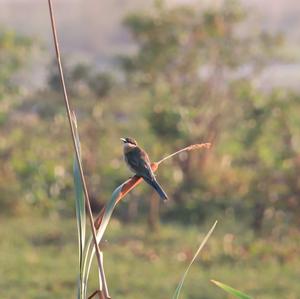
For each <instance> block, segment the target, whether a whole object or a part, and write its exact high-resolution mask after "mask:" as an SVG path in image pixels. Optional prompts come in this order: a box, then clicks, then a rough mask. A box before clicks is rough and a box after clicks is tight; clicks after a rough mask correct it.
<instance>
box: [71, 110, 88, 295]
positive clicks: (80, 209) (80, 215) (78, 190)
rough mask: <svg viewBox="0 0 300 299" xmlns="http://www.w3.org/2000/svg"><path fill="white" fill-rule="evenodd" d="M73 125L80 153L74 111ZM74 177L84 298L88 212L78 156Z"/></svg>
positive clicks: (80, 283) (80, 281) (79, 291)
mask: <svg viewBox="0 0 300 299" xmlns="http://www.w3.org/2000/svg"><path fill="white" fill-rule="evenodd" d="M72 122H73V127H74V132H75V141H76V147H77V149H78V152H79V155H80V140H79V135H78V131H77V122H76V117H75V114H74V113H73V118H72ZM73 178H74V185H75V210H76V220H77V232H78V250H79V277H78V284H77V285H78V290H77V297H78V298H83V290H84V286H83V280H82V276H83V254H84V249H85V233H86V214H85V201H84V193H83V186H82V181H81V176H80V170H79V165H78V162H77V159H76V157H74V162H73Z"/></svg>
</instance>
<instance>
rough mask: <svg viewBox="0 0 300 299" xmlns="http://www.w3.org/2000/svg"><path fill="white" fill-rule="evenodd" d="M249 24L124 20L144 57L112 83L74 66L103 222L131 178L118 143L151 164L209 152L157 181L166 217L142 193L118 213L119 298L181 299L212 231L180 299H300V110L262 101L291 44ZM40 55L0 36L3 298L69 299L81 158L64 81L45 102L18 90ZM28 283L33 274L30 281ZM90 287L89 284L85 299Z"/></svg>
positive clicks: (199, 14) (52, 80)
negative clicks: (262, 78) (235, 293)
mask: <svg viewBox="0 0 300 299" xmlns="http://www.w3.org/2000/svg"><path fill="white" fill-rule="evenodd" d="M247 18H248V14H247V12H246V11H245V10H244V9H243V7H242V6H241V5H240V4H239V3H238V2H235V1H224V3H223V4H222V5H221V6H220V7H218V8H205V9H204V8H203V7H201V8H200V7H191V6H175V7H171V8H170V7H167V6H165V5H164V3H163V2H160V1H158V2H157V3H156V5H155V6H154V7H153V9H152V10H150V11H147V12H136V13H133V14H130V15H128V17H127V18H126V19H125V20H124V26H125V27H126V28H127V30H128V31H129V32H130V34H131V35H132V38H133V39H134V41H135V43H136V45H137V51H136V53H134V54H133V55H130V56H121V57H117V59H118V61H119V73H117V75H116V74H115V75H114V74H112V73H109V72H102V71H99V70H97V69H96V68H94V67H92V66H90V65H86V64H83V63H79V64H75V65H72V64H69V63H68V60H67V58H66V59H64V62H65V61H66V63H65V64H66V65H65V68H64V70H65V72H66V79H67V88H68V91H69V92H70V95H71V100H72V106H73V107H75V110H76V115H77V118H78V124H79V127H78V129H79V133H80V136H81V141H82V160H83V164H84V169H85V174H86V178H87V183H88V190H89V193H90V194H89V195H90V198H91V201H92V208H93V211H94V212H95V214H96V213H98V212H99V211H100V208H101V207H102V206H103V205H104V204H105V203H106V202H107V200H108V199H109V198H110V196H111V193H112V191H113V190H114V189H115V188H116V186H118V185H120V184H121V183H122V182H124V181H125V180H126V179H127V178H128V176H129V175H130V174H129V173H128V171H127V169H126V167H125V166H124V163H123V161H122V150H121V144H120V142H119V138H120V137H121V136H134V137H135V138H136V139H137V140H138V141H139V143H140V144H141V145H142V146H143V147H145V148H146V149H147V151H148V152H149V153H150V155H151V158H152V159H153V161H156V160H158V159H159V158H161V157H163V156H165V155H167V154H169V153H172V152H174V151H175V150H177V149H180V148H183V147H185V146H187V145H190V144H196V143H202V142H211V143H212V144H213V148H212V149H211V150H210V151H203V152H201V153H200V154H199V152H198V153H193V152H191V153H189V154H186V153H182V154H180V155H178V156H176V157H175V158H174V160H172V162H171V161H170V162H168V163H169V164H166V165H167V167H164V168H162V169H161V171H160V172H159V174H158V175H159V181H160V183H161V184H162V185H163V186H164V189H166V191H167V193H168V194H169V195H170V198H171V201H170V202H169V203H168V204H166V205H163V206H160V205H159V202H158V201H157V198H156V196H155V195H154V194H150V196H149V188H148V187H147V186H146V185H145V184H141V185H140V186H139V187H137V188H135V190H134V191H133V192H132V193H130V195H128V196H127V200H125V202H124V203H123V202H122V204H121V205H119V206H118V208H117V209H116V213H115V216H116V218H117V220H114V221H113V223H112V227H111V230H109V232H108V234H107V235H105V237H106V238H107V239H108V240H109V243H108V244H106V243H105V242H103V246H104V251H105V250H108V253H107V254H106V258H105V266H106V272H107V277H108V280H109V283H110V284H111V285H112V286H113V288H111V289H110V291H111V292H112V295H113V298H115V297H118V298H129V297H130V298H134V297H139V295H138V294H140V292H141V290H143V292H144V293H145V294H146V295H147V296H149V297H160V298H168V297H171V296H172V294H173V292H174V290H175V288H176V285H177V283H178V281H179V279H180V274H181V273H183V270H184V269H185V268H186V266H187V264H188V262H189V261H190V260H191V258H192V256H193V253H194V251H195V246H196V243H197V242H196V240H198V233H199V225H200V224H201V228H202V227H203V226H204V227H206V226H207V224H208V223H209V221H210V220H211V219H212V218H213V219H219V222H220V223H221V228H222V229H220V230H218V231H217V233H216V235H214V236H213V237H212V239H211V240H210V244H209V246H208V248H207V249H205V250H204V252H203V256H202V261H201V264H199V265H198V266H196V267H195V268H196V269H194V270H191V271H193V275H191V278H190V279H189V281H187V284H188V286H187V287H186V288H185V289H184V290H183V291H182V298H198V299H200V298H203V299H204V298H223V297H222V296H224V293H222V291H221V290H218V289H217V288H216V287H215V286H214V285H212V284H209V283H208V282H209V280H210V279H215V280H217V281H222V282H226V283H228V284H229V285H230V286H233V287H234V288H238V289H240V290H243V291H245V292H246V293H247V294H251V296H253V297H255V298H266V299H268V298H272V299H273V298H283V297H284V298H288V299H294V298H296V297H295V296H296V294H298V293H299V292H300V290H299V287H298V285H299V284H298V283H297V277H298V276H299V271H298V270H297V269H299V267H297V265H296V264H297V258H296V257H297V256H296V251H297V248H298V247H299V230H298V226H299V219H300V218H299V213H300V204H299V199H298V194H299V192H300V190H299V186H300V184H299V179H298V177H299V175H298V174H299V170H300V169H299V167H300V164H299V150H298V149H299V143H300V140H299V136H300V123H299V117H298V116H299V113H300V101H299V100H300V99H299V96H300V95H299V94H297V93H295V92H292V91H289V90H283V89H271V90H269V89H267V88H265V89H264V88H258V87H257V78H258V76H259V74H260V73H261V71H262V70H263V69H264V67H266V66H267V65H268V64H269V63H271V62H272V61H276V60H278V59H279V57H278V56H277V49H278V48H280V46H281V45H282V43H283V38H282V37H281V36H280V35H274V36H271V35H270V34H268V33H267V32H263V31H261V30H249V29H248V28H246V27H245V24H246V22H247ZM35 43H36V42H35V41H34V40H30V39H28V38H24V37H20V36H18V35H17V34H15V33H12V32H2V33H1V34H0V49H1V56H0V62H1V71H0V107H1V109H0V110H1V113H0V161H1V166H2V167H1V169H0V174H1V176H0V194H1V196H0V208H1V209H0V211H1V213H2V214H3V215H4V214H5V215H13V216H14V217H12V218H8V217H7V216H6V217H5V218H3V220H2V221H3V223H5V228H4V226H3V225H2V226H1V229H0V233H1V237H2V238H1V240H3V241H2V243H1V244H0V246H1V252H5V254H3V256H2V258H1V260H0V266H1V267H2V269H4V270H3V273H5V272H8V273H9V275H6V276H5V277H3V278H2V280H1V281H2V284H3V288H1V292H3V293H2V294H1V293H0V294H1V295H2V297H5V298H14V297H15V296H17V295H19V294H20V293H21V292H22V294H23V296H24V297H25V298H50V297H51V298H52V297H53V295H54V296H58V295H59V296H63V297H66V298H68V297H71V296H74V294H75V283H76V277H75V274H74V273H75V270H74V269H77V268H78V267H77V266H76V261H77V257H76V255H77V252H78V251H77V250H76V249H75V248H76V247H75V245H76V242H75V241H74V239H75V232H76V230H75V224H74V221H73V220H72V219H73V217H74V214H75V213H74V199H73V198H74V183H73V177H72V171H71V169H72V162H73V161H72V144H71V142H69V141H68V136H69V132H68V126H67V123H66V118H65V110H64V106H63V102H62V91H61V87H60V85H59V81H58V79H59V77H58V75H57V71H56V69H55V68H54V65H50V66H49V71H48V74H47V75H48V82H47V86H45V88H44V89H39V90H30V91H26V90H23V89H22V88H17V86H18V80H17V74H18V72H19V71H21V70H22V69H24V68H25V67H26V66H27V64H28V62H29V61H30V55H31V49H32V47H33V45H35ZM32 55H34V51H33V53H32ZM25 57H26V59H25ZM280 59H281V58H280ZM171 163H172V164H171ZM217 216H218V217H217ZM29 217H30V218H29ZM145 217H148V224H149V227H150V229H151V230H152V231H156V232H155V233H154V232H152V233H149V232H148V229H147V228H146V226H145V223H146V221H145ZM159 218H161V219H162V220H161V221H162V222H163V225H161V226H159ZM53 219H55V221H53V222H50V220H53ZM130 222H131V223H130ZM133 222H134V224H132V223H133ZM49 223H51V225H49ZM125 223H126V224H127V226H126V229H124V224H125ZM15 231H18V233H19V234H18V235H16V234H15V233H14V232H15ZM125 231H126V234H125V233H124V232H125ZM201 231H207V230H202V229H201ZM4 240H5V241H4ZM20 252H21V253H22V254H20ZM53 256H55V260H53V258H52V257H53ZM50 257H51V258H50ZM30 267H36V268H35V269H36V272H34V273H31V275H30V276H28V273H29V272H28V271H29V270H28V269H29V268H30ZM128 269H131V275H128ZM197 270H198V271H197ZM25 273H26V274H27V275H25ZM141 273H143V275H141ZM144 275H145V277H146V276H147V278H145V277H144ZM116 281H117V282H118V283H114V282H116ZM149 281H150V282H151V283H149ZM274 281H276V284H274ZM28 285H32V287H28ZM95 285H96V277H93V278H92V283H91V287H90V288H91V290H92V289H93V287H94V286H95ZM199 286H200V287H199ZM95 288H96V287H95ZM199 290H201V291H199ZM146 295H145V296H146Z"/></svg>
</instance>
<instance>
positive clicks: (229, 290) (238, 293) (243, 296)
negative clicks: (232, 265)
mask: <svg viewBox="0 0 300 299" xmlns="http://www.w3.org/2000/svg"><path fill="white" fill-rule="evenodd" d="M211 282H212V283H214V284H215V285H217V286H218V287H219V288H221V289H223V290H224V291H225V292H227V293H229V294H231V295H233V296H235V297H236V298H240V299H252V297H250V296H249V295H246V294H245V293H243V292H241V291H239V290H236V289H234V288H232V287H230V286H228V285H226V284H224V283H222V282H219V281H216V280H211Z"/></svg>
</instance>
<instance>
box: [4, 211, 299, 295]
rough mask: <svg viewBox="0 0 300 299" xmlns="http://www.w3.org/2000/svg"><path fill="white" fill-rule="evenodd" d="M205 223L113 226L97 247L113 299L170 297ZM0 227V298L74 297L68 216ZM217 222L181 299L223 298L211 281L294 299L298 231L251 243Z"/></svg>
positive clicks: (235, 228) (240, 231)
mask: <svg viewBox="0 0 300 299" xmlns="http://www.w3.org/2000/svg"><path fill="white" fill-rule="evenodd" d="M33 223H34V225H33ZM212 223H213V221H211V220H210V221H208V222H207V223H206V224H204V225H203V226H201V228H199V227H196V226H190V227H189V228H187V227H186V226H180V225H178V224H177V225H174V224H172V225H168V224H166V225H163V226H161V230H160V232H159V234H157V233H156V234H151V233H149V232H148V230H147V227H146V226H145V225H144V224H143V222H137V223H134V224H131V225H127V226H126V229H125V230H126V232H125V233H124V225H123V223H121V222H119V221H117V220H113V221H112V222H111V223H110V225H109V229H108V231H107V234H106V238H107V239H108V242H105V243H104V244H103V250H104V257H105V259H104V267H105V272H106V275H107V279H108V283H109V286H110V292H111V296H112V298H121V299H129V298H140V296H141V294H143V298H146V299H148V298H153V297H156V298H171V297H172V294H173V293H174V290H175V288H176V286H177V284H178V281H179V280H180V278H181V276H182V273H183V272H184V271H185V269H186V267H187V265H188V264H189V262H190V260H191V258H192V257H193V254H194V253H195V251H196V249H197V246H198V244H199V243H200V242H201V241H202V239H203V237H204V235H205V232H206V231H207V230H208V229H209V227H210V225H211V224H212ZM0 224H1V225H0V240H1V241H0V250H1V256H0V267H1V269H2V271H1V274H0V277H1V286H2V287H1V288H0V296H1V298H7V299H13V298H16V297H18V296H19V295H20V293H22V297H23V298H26V299H27V298H30V299H39V298H43V299H50V298H57V297H63V298H74V297H75V296H76V279H75V271H76V269H77V267H78V256H77V255H78V250H77V242H76V229H75V227H76V222H75V217H73V218H67V219H66V218H65V219H64V218H59V217H53V218H51V217H50V218H48V217H47V218H45V217H43V218H42V217H33V216H32V215H31V216H30V217H19V218H16V217H15V218H8V217H2V218H1V220H0ZM221 224H222V225H220V226H219V227H217V229H216V231H215V232H214V234H213V235H212V236H211V238H210V239H209V242H208V243H207V246H206V247H205V248H204V249H203V251H202V252H201V255H200V257H199V258H198V259H197V260H196V262H195V264H194V265H193V266H192V268H191V269H190V272H189V275H188V278H187V280H186V282H185V284H184V286H183V289H182V292H181V298H182V299H205V298H213V299H224V298H229V297H227V296H226V294H225V293H224V291H222V290H218V288H216V286H214V285H213V284H212V283H210V280H211V279H217V280H223V281H224V280H226V283H228V284H229V285H234V286H235V287H237V288H239V289H241V290H243V291H244V292H246V293H248V294H251V296H252V297H253V298H258V299H280V298H285V299H298V297H299V296H298V294H299V292H300V285H299V275H300V261H299V256H298V248H299V242H300V238H299V234H298V233H297V231H294V234H293V238H291V237H290V236H289V237H287V236H279V235H278V236H277V237H274V236H268V237H265V238H257V237H255V236H254V235H253V234H252V233H250V232H249V230H244V228H243V227H242V226H241V225H240V221H238V222H232V219H222V221H221ZM230 228H231V229H230ZM16 232H17V233H16ZM32 269H34V271H32ZM92 274H93V275H92V279H91V282H90V284H89V294H91V293H92V292H93V291H94V290H95V289H96V287H97V284H98V282H97V279H98V278H97V272H96V271H92ZM128 274H130V275H128Z"/></svg>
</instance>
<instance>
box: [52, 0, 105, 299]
mask: <svg viewBox="0 0 300 299" xmlns="http://www.w3.org/2000/svg"><path fill="white" fill-rule="evenodd" d="M48 4H49V13H50V19H51V27H52V33H53V42H54V46H55V52H56V59H57V65H58V69H59V74H60V79H61V85H62V88H63V93H64V100H65V106H66V111H67V116H68V121H69V125H70V131H71V136H72V141H73V146H74V150H75V155H76V160H77V163H78V166H79V172H80V177H81V182H82V186H83V190H84V196H85V201H86V205H87V209H88V216H89V221H90V225H91V229H92V235H93V242H94V246H95V250H96V256H97V262H98V267H99V270H100V274H101V280H102V287H103V291H104V295H105V297H106V298H109V294H108V289H107V286H106V284H105V277H104V270H103V267H102V263H101V257H100V250H99V247H98V245H97V238H96V230H95V227H94V220H93V214H92V209H91V205H90V200H89V195H88V191H87V186H86V182H85V178H84V174H83V167H82V163H81V160H80V155H79V152H78V148H77V146H76V140H75V131H74V128H73V124H72V116H71V109H70V104H69V99H68V94H67V89H66V85H65V79H64V73H63V69H62V64H61V58H60V51H59V44H58V39H57V32H56V26H55V19H54V14H53V8H52V2H51V0H48Z"/></svg>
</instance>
